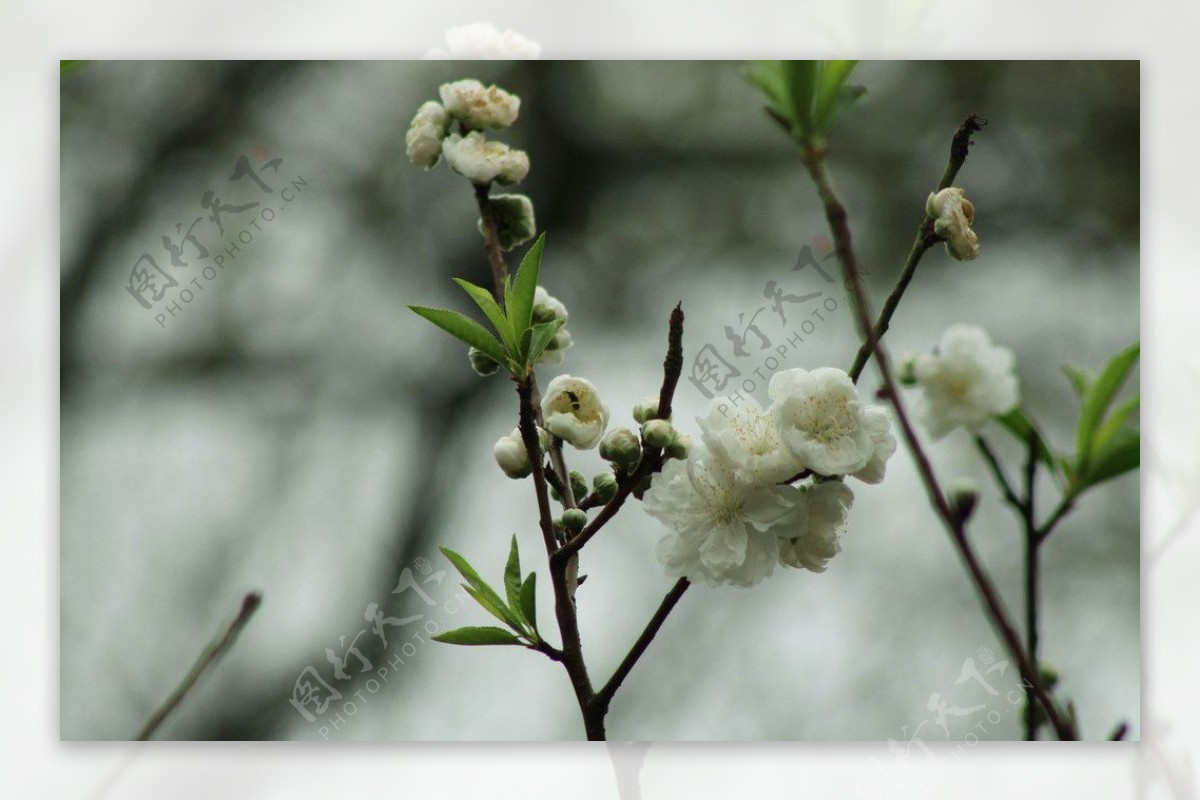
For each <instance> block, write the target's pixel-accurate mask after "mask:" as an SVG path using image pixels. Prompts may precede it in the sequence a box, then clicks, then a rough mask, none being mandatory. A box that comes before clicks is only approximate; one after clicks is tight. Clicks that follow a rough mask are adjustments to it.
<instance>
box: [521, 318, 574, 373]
mask: <svg viewBox="0 0 1200 801" xmlns="http://www.w3.org/2000/svg"><path fill="white" fill-rule="evenodd" d="M566 324H567V321H566V320H563V319H561V318H558V319H554V320H551V321H550V322H548V323H538V324H537V325H535V326H534V327H533V328H530V329H529V330H528V331H526V332H525V333H526V334H527V337H528V338H527V339H522V341H521V346H522V348H524V354H525V364H527V365H531V364H533V363H534V362H536V361H537V359H538V357H539V356H541V355H542V352H543V351H545V350H546V347H547V346H548V345H549V344H550V342H551V341H552V340H553V339H554V335H555V334H557V333H558V331H559V329H560V328H562V327H563V326H564V325H566Z"/></svg>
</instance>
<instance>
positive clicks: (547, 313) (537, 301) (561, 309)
mask: <svg viewBox="0 0 1200 801" xmlns="http://www.w3.org/2000/svg"><path fill="white" fill-rule="evenodd" d="M569 318H570V315H569V314H568V313H567V307H566V306H564V305H563V303H562V301H560V300H559V299H558V298H556V297H554V296H553V295H551V294H550V293H549V292H547V291H546V290H545V289H544V288H543V287H540V286H539V287H538V288H537V289H535V290H534V292H533V321H534V322H535V323H548V322H550V321H551V320H562V321H563V322H566V321H567V320H568V319H569Z"/></svg>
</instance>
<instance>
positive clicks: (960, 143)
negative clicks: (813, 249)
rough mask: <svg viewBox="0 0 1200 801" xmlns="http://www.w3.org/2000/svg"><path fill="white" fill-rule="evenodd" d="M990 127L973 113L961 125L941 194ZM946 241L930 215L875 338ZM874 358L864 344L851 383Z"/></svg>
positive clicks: (878, 323) (880, 335) (884, 330)
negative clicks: (929, 254) (925, 259)
mask: <svg viewBox="0 0 1200 801" xmlns="http://www.w3.org/2000/svg"><path fill="white" fill-rule="evenodd" d="M986 124H987V120H985V119H983V118H982V117H980V116H979V115H978V114H972V115H970V116H969V117H967V118H966V119H965V120H963V121H962V124H961V125H959V126H958V130H957V131H955V132H954V138H953V139H952V140H951V142H950V159H949V161H947V162H946V169H945V171H943V173H942V180H941V181H939V182H938V186H937V188H938V191H941V190H943V189H945V188H947V187H948V186H950V185H951V184H953V183H954V178H955V176H957V175H958V171H959V169H961V168H962V165H963V163H964V162H965V161H966V160H967V153H968V151H969V150H970V147H971V144H972V142H971V134H973V133H975V132H976V131H979V130H981V129H982V128H983V126H984V125H986ZM941 241H942V238H941V237H940V236H938V235H937V234H935V233H934V232H933V218H932V217H930V216H929V215H928V214H926V215H925V217H924V219H922V220H921V224H920V225H919V226H917V235H916V238H915V239H914V240H913V244H912V248H911V249H910V250H909V251H908V258H907V259H905V261H904V268H903V269H902V270H901V271H900V277H899V278H898V279H897V280H896V286H895V287H893V288H892V291H891V293H890V294H889V295H888V296H887V300H885V301H884V303H883V308H882V309H881V310H880V312H879V319H878V320H876V321H875V326H874V328H873V329H872V330H873V332H874V335H875V339H883V335H884V334H886V333H887V330H888V327H889V326H890V325H891V322H892V315H894V314H895V313H896V307H898V306H899V305H900V299H901V298H903V297H904V292H905V290H907V289H908V285H909V283H911V282H912V279H913V276H914V275H916V273H917V265H918V264H920V263H921V257H922V256H924V255H925V251H927V250H929V249H930V248H931V247H933V246H934V245H936V244H937V243H938V242H941ZM870 358H871V346H870V342H864V343H863V344H862V346H861V347H860V348H859V349H858V353H857V354H855V356H854V363H853V364H852V365H851V366H850V372H849V375H850V380H851V381H854V382H855V383H857V382H858V378H859V376H860V375H862V371H863V368H864V367H866V366H867V360H868V359H870Z"/></svg>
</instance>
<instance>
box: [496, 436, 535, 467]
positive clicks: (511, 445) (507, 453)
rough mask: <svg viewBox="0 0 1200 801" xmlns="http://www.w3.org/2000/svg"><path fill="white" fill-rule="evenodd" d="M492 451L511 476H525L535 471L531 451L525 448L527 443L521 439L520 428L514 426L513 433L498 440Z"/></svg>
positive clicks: (497, 462) (497, 461) (499, 463)
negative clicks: (531, 462) (531, 460)
mask: <svg viewBox="0 0 1200 801" xmlns="http://www.w3.org/2000/svg"><path fill="white" fill-rule="evenodd" d="M492 453H493V454H494V455H495V457H496V464H498V465H500V469H501V470H503V471H504V474H505V475H506V476H508V477H509V478H525V476H527V475H529V474H530V473H532V472H533V465H532V464H530V462H529V452H528V451H527V450H525V443H524V442H522V441H521V432H520V430H519V429H516V428H514V429H513V430H512V433H510V434H506V435H505V436H503V437H501V438H500V439H498V440H496V444H495V445H494V446H493V447H492Z"/></svg>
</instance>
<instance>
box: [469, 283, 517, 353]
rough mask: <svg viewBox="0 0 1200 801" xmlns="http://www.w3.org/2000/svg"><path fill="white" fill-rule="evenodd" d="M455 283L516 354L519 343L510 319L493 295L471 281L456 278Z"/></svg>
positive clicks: (506, 345)
mask: <svg viewBox="0 0 1200 801" xmlns="http://www.w3.org/2000/svg"><path fill="white" fill-rule="evenodd" d="M454 283H456V284H458V285H459V286H460V287H462V288H463V291H464V292H466V293H467V294H468V295H470V296H471V300H473V301H475V305H477V306H478V307H479V308H480V309H482V310H483V313H484V314H486V315H487V318H488V319H489V320H491V322H492V325H493V326H495V328H496V332H497V333H498V334H500V339H501V341H502V342H503V343H504V345H505V347H506V348H507V349H508V352H509V353H515V352H516V350H517V347H516V344H517V343H516V337H515V336H514V335H513V330H512V326H511V325H510V324H509V322H508V318H507V317H506V316H505V315H504V310H503V309H501V308H500V304H499V303H497V302H496V299H495V298H494V297H492V293H491V292H488V291H487V290H486V289H484V288H483V287H481V286H476V285H475V284H472V283H471V282H470V281H464V280H463V279H461V278H455V279H454Z"/></svg>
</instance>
